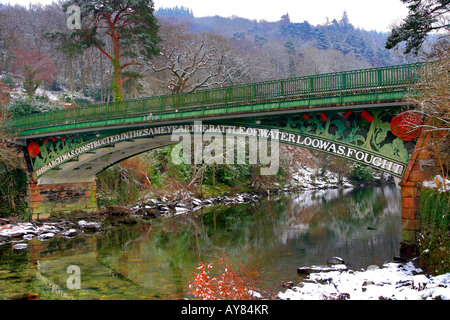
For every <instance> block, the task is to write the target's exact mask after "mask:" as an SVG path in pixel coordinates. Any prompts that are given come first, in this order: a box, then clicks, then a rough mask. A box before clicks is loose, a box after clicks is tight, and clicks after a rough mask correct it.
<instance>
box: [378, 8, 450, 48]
mask: <svg viewBox="0 0 450 320" xmlns="http://www.w3.org/2000/svg"><path fill="white" fill-rule="evenodd" d="M401 1H402V2H403V3H405V4H408V9H409V13H408V16H407V17H406V18H405V19H404V20H403V22H402V23H401V24H400V25H399V26H396V27H394V28H393V29H392V31H391V34H390V35H389V37H388V38H387V39H386V48H387V49H392V48H395V47H397V46H398V45H399V44H400V43H402V42H405V41H406V47H405V53H409V52H412V53H414V54H417V53H418V50H419V49H420V47H421V46H422V44H423V43H424V42H425V40H426V39H427V36H428V34H429V33H431V32H432V31H436V30H442V29H443V30H446V31H449V30H450V23H449V17H448V14H449V12H450V0H401Z"/></svg>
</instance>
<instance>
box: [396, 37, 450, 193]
mask: <svg viewBox="0 0 450 320" xmlns="http://www.w3.org/2000/svg"><path fill="white" fill-rule="evenodd" d="M434 57H436V58H437V59H436V60H434V61H432V62H430V63H429V64H427V65H426V66H424V67H423V69H422V71H421V73H420V78H419V80H418V82H417V83H415V84H414V85H413V86H412V93H411V94H410V95H409V96H408V100H409V101H410V102H411V103H412V105H413V107H412V108H411V109H409V110H407V111H406V112H405V114H407V115H408V114H409V117H406V119H407V120H406V122H405V125H406V126H408V127H409V128H410V130H411V131H413V130H416V129H418V128H420V129H421V130H423V131H425V132H428V133H429V134H430V136H431V137H432V141H431V144H432V148H433V149H434V151H435V156H436V159H437V160H438V164H439V166H440V170H441V173H442V175H443V178H444V179H443V181H444V188H445V177H446V176H448V170H449V167H450V74H449V70H450V45H449V43H448V42H447V43H446V44H442V43H440V47H439V48H438V49H437V50H435V52H434ZM417 118H421V119H425V120H424V122H417V121H415V120H414V119H417Z"/></svg>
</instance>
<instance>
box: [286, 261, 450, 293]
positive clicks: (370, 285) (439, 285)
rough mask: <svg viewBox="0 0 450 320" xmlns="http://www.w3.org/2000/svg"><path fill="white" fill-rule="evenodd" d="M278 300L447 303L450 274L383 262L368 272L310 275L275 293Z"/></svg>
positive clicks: (411, 264)
mask: <svg viewBox="0 0 450 320" xmlns="http://www.w3.org/2000/svg"><path fill="white" fill-rule="evenodd" d="M278 298H280V299H281V300H329V299H340V300H432V299H443V300H450V273H447V274H444V275H440V276H434V277H433V276H429V275H425V274H423V271H422V270H421V269H420V268H416V267H415V266H414V264H413V263H412V262H408V263H405V264H402V263H386V264H384V265H383V267H382V268H378V267H376V266H371V267H369V268H367V270H360V271H352V270H345V271H342V269H339V268H337V270H336V271H330V272H318V273H311V274H309V275H308V277H307V278H306V279H305V280H304V281H302V282H301V283H299V284H298V285H296V286H294V287H292V288H290V289H287V290H286V291H284V292H279V293H278Z"/></svg>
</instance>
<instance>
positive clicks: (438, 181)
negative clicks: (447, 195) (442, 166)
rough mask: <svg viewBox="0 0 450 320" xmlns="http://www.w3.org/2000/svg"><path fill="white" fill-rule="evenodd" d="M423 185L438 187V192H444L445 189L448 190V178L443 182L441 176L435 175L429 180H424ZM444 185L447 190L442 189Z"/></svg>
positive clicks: (432, 187) (449, 185)
mask: <svg viewBox="0 0 450 320" xmlns="http://www.w3.org/2000/svg"><path fill="white" fill-rule="evenodd" d="M423 186H424V187H425V188H431V189H438V190H439V191H440V192H445V191H447V190H450V180H449V179H445V184H444V179H443V178H442V177H441V176H436V177H435V178H434V179H433V180H431V181H424V182H423ZM444 186H445V187H446V189H447V190H445V189H444Z"/></svg>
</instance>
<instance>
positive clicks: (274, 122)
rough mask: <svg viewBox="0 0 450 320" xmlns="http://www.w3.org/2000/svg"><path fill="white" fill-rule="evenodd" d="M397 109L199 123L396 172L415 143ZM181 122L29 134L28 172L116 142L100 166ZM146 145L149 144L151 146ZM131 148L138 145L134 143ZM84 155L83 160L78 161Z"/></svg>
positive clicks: (169, 131) (75, 158) (47, 171)
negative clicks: (403, 131) (401, 130)
mask: <svg viewBox="0 0 450 320" xmlns="http://www.w3.org/2000/svg"><path fill="white" fill-rule="evenodd" d="M399 112H401V108H400V107H390V108H375V109H371V110H370V111H367V110H355V109H352V110H351V111H349V110H346V109H341V110H328V111H319V112H314V111H313V109H312V110H311V111H310V112H308V113H300V114H299V113H294V114H280V113H276V114H273V115H271V116H263V117H258V116H257V115H256V116H255V117H244V118H235V119H228V120H225V119H222V120H214V118H211V119H210V120H208V121H205V122H203V121H202V122H200V123H202V124H203V125H204V126H202V130H203V131H202V134H203V133H205V132H206V131H207V130H209V129H211V127H213V130H214V131H213V132H221V133H225V132H227V134H228V133H230V132H232V133H233V134H236V132H238V133H237V134H238V135H239V134H241V135H242V134H244V133H245V132H247V130H249V132H250V133H246V134H247V135H253V134H254V133H255V132H259V134H258V136H260V137H262V138H267V139H268V138H270V139H275V140H279V141H280V142H281V143H287V144H292V145H297V146H300V147H304V148H309V149H312V150H316V151H320V152H325V153H328V154H331V155H334V156H337V157H342V158H346V159H349V160H352V161H356V162H359V163H362V164H365V165H369V166H372V167H374V168H376V169H379V170H382V171H385V172H388V173H390V174H393V175H394V176H396V177H399V178H401V177H402V176H403V174H404V172H405V168H406V166H407V164H408V161H409V154H410V153H411V152H412V150H413V148H414V145H415V143H414V142H405V141H402V140H401V139H399V138H398V137H396V136H395V135H394V134H393V133H392V132H391V125H390V123H391V121H392V118H393V117H394V116H396V115H397V114H398V113H399ZM363 113H365V116H363ZM185 127H189V128H190V129H189V132H191V133H193V132H194V131H193V129H192V128H193V126H192V124H186V123H184V124H174V123H172V124H167V125H165V124H164V123H161V124H159V125H158V126H154V125H145V126H142V127H141V128H133V127H127V126H125V127H123V128H120V129H113V130H105V131H102V133H101V134H99V133H95V132H94V133H93V132H81V133H75V134H70V135H60V136H54V137H51V136H48V137H39V138H34V139H32V140H29V143H33V144H35V146H38V147H37V150H38V151H37V152H36V151H35V152H34V153H33V155H32V156H31V155H28V157H29V163H30V164H31V167H32V168H33V172H35V173H36V178H39V177H41V176H43V175H47V176H48V177H50V176H52V175H56V174H58V173H56V172H54V171H55V170H58V168H59V166H60V165H61V164H63V163H66V162H75V163H78V165H76V166H75V167H79V169H80V170H81V169H85V167H90V164H89V161H88V160H87V159H89V157H82V155H83V154H85V153H86V154H88V153H90V154H94V155H95V154H96V152H94V151H95V150H96V149H101V148H116V149H114V150H113V149H111V150H110V151H108V152H109V153H108V154H105V155H103V156H101V157H102V158H98V157H97V160H95V161H94V162H97V161H100V162H101V163H105V167H107V166H108V163H110V161H112V160H111V159H112V158H111V159H110V156H111V155H112V154H113V153H117V154H120V153H121V151H123V149H120V148H121V147H116V144H119V143H121V142H132V143H133V144H134V147H136V146H139V143H140V142H139V141H138V140H139V139H144V140H145V139H148V138H154V137H156V136H160V135H171V134H172V133H173V132H174V130H178V129H183V130H187V129H185ZM253 129H255V130H256V131H255V130H253ZM272 130H278V131H279V132H280V134H278V133H277V134H274V136H272V137H269V136H268V133H269V132H270V131H272ZM264 132H265V134H264ZM244 135H245V134H244ZM156 145H157V144H156V143H155V146H156ZM148 147H149V148H151V147H152V146H151V145H150V146H148ZM122 148H123V147H122ZM35 149H36V148H35ZM133 150H140V149H139V147H138V148H136V149H133ZM111 152H113V153H111ZM140 152H142V151H140ZM124 154H125V153H124ZM82 158H83V159H84V160H82ZM92 159H93V158H92ZM83 161H87V162H86V163H83ZM90 161H92V160H90ZM94 162H93V163H94ZM111 164H112V162H111ZM51 171H53V172H51ZM93 174H95V173H93Z"/></svg>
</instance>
